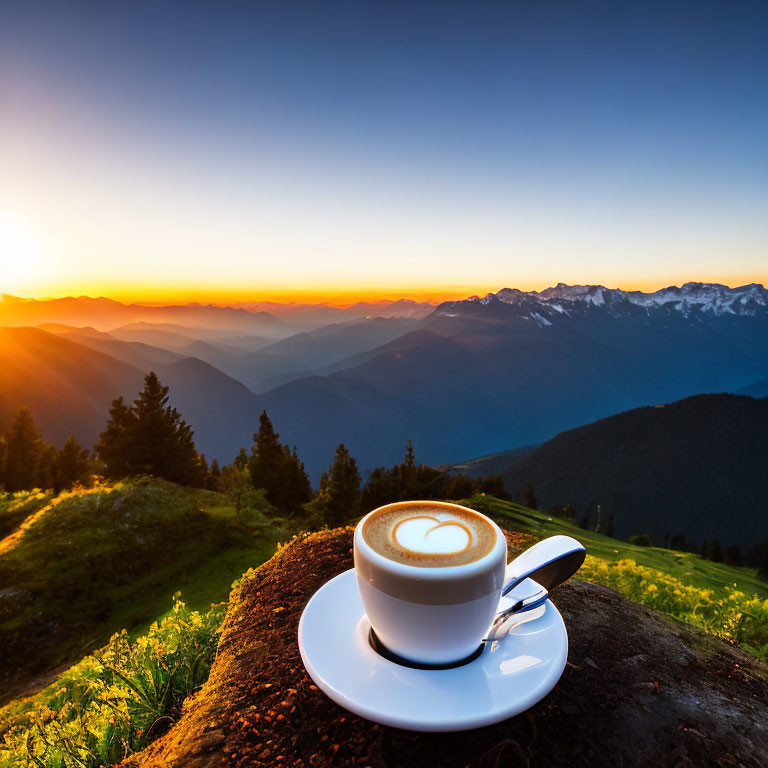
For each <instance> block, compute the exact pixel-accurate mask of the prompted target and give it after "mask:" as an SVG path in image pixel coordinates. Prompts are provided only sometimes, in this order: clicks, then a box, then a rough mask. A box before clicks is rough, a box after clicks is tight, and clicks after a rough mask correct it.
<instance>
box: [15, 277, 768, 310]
mask: <svg viewBox="0 0 768 768" xmlns="http://www.w3.org/2000/svg"><path fill="white" fill-rule="evenodd" d="M558 282H564V283H567V284H569V285H574V284H598V283H599V284H601V285H605V286H606V287H607V288H620V289H622V290H625V291H635V290H639V291H644V292H653V291H656V290H659V289H661V288H666V287H668V286H670V285H682V284H683V283H686V282H702V283H721V284H723V285H727V286H729V287H731V288H735V287H737V286H740V285H746V284H749V283H761V284H763V285H766V284H768V274H766V275H764V276H755V275H738V276H734V275H729V276H725V275H693V276H687V277H680V278H678V279H677V280H675V279H672V280H670V279H658V280H652V281H651V280H627V281H610V280H603V281H600V280H589V279H586V277H585V278H584V279H571V280H567V279H562V280H554V281H552V280H549V281H548V280H514V279H510V280H506V281H501V282H498V283H497V282H494V283H483V284H476V285H455V284H454V285H452V284H445V285H431V286H427V285H402V286H397V285H387V286H369V285H367V286H359V287H355V286H306V287H288V286H280V285H276V286H261V287H255V286H254V287H253V288H245V287H238V288H236V289H233V288H226V287H223V286H222V287H220V288H217V287H213V286H208V287H206V288H203V287H195V286H191V285H190V286H179V287H175V288H171V287H169V286H164V285H155V286H147V285H141V286H139V285H136V286H128V285H122V286H116V285H109V284H106V285H81V286H66V287H61V288H60V289H57V288H54V287H47V286H46V287H45V288H43V289H42V290H40V291H39V292H34V293H32V292H27V293H22V292H19V291H14V290H8V289H6V288H5V286H3V285H2V284H0V293H5V294H9V295H12V296H17V297H19V298H23V299H32V300H36V301H47V300H51V299H61V298H67V297H84V296H85V297H89V298H108V299H112V300H114V301H119V302H121V303H123V304H152V305H170V304H189V303H199V304H214V305H219V306H228V305H230V304H241V303H259V302H274V303H279V304H289V303H297V304H299V303H300V304H326V305H328V306H332V307H338V308H344V307H348V306H350V305H352V304H355V303H357V302H370V303H375V302H388V301H396V300H398V299H409V300H412V301H417V302H428V303H432V304H439V303H440V302H442V301H454V300H459V299H466V298H469V297H470V296H485V295H486V294H488V293H495V292H497V291H499V290H501V289H502V288H518V289H519V290H521V291H534V290H535V291H541V290H544V289H545V288H548V287H551V286H553V285H556V284H557V283H558Z"/></svg>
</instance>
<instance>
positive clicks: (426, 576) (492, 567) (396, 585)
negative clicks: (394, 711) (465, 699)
mask: <svg viewBox="0 0 768 768" xmlns="http://www.w3.org/2000/svg"><path fill="white" fill-rule="evenodd" d="M413 504H418V506H419V508H420V509H424V508H425V507H429V506H431V505H434V506H435V507H436V508H441V509H445V508H446V507H448V508H451V507H453V508H455V509H457V510H463V511H465V512H466V511H469V512H471V513H472V514H476V515H480V513H479V512H477V511H475V510H467V509H466V508H465V507H461V506H459V505H458V504H446V503H444V502H442V501H440V502H431V501H418V502H412V501H408V502H398V503H395V504H387V505H385V506H384V507H380V508H379V509H376V510H373V512H369V513H368V514H367V515H366V516H365V517H364V518H363V519H362V520H361V521H360V522H359V523H358V525H357V528H356V529H355V544H354V552H355V572H356V574H357V584H358V588H359V590H360V597H361V599H362V602H363V608H365V612H366V614H367V615H368V619H369V621H370V623H371V626H372V627H373V630H374V632H375V633H376V636H377V637H378V639H379V640H380V641H381V643H383V644H384V646H385V647H386V648H387V649H388V650H389V651H391V652H392V653H395V654H397V655H398V656H401V657H403V658H404V659H407V660H409V661H412V662H415V663H418V664H451V663H454V662H457V661H460V660H461V659H464V658H467V657H469V656H471V655H472V653H473V652H474V651H476V650H477V649H478V647H479V646H480V642H481V641H482V639H483V637H485V634H486V632H487V631H488V629H489V628H490V626H491V623H492V622H493V619H494V616H495V615H496V612H497V610H498V606H499V600H500V598H501V589H502V587H503V585H504V572H505V569H506V565H507V540H506V539H505V538H504V534H503V533H502V532H501V529H500V528H499V527H498V526H497V525H496V523H494V522H493V521H492V520H490V519H489V518H487V517H485V515H480V517H482V518H483V519H484V520H485V521H486V522H487V523H488V525H490V526H491V528H492V529H493V531H494V533H495V534H496V541H495V542H494V545H493V547H492V549H491V551H490V552H488V553H487V554H486V555H484V556H483V557H481V558H480V559H479V560H475V561H474V562H471V563H466V564H465V565H453V566H447V567H434V568H425V567H420V566H415V565H406V564H403V563H397V562H395V561H393V560H390V559H389V558H386V557H384V556H383V555H380V554H379V553H378V552H376V551H374V550H373V549H372V548H371V547H370V546H369V545H368V543H367V542H366V541H365V539H364V538H363V532H362V531H363V526H364V525H365V521H366V520H367V519H368V518H369V517H370V516H371V515H374V514H376V513H377V512H379V511H380V510H384V509H396V508H397V507H399V506H410V505H413Z"/></svg>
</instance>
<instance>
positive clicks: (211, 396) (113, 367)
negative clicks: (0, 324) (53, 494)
mask: <svg viewBox="0 0 768 768" xmlns="http://www.w3.org/2000/svg"><path fill="white" fill-rule="evenodd" d="M82 341H83V342H85V343H88V344H90V343H91V341H92V339H82ZM114 343H115V344H125V343H124V342H119V341H116V340H115V341H114ZM139 346H140V347H141V345H139ZM126 347H128V348H129V349H132V347H130V346H129V345H127V344H126ZM121 349H123V350H124V348H121ZM139 362H141V361H140V360H137V363H139ZM149 370H154V371H155V372H156V373H157V374H158V376H159V377H160V380H161V382H162V383H163V384H165V385H166V386H169V387H170V388H171V391H170V395H171V399H170V402H171V404H172V405H174V406H176V407H177V408H178V409H179V410H180V411H181V413H182V415H183V416H184V418H185V419H186V421H187V422H188V423H189V424H191V426H192V428H193V429H194V430H195V437H194V439H195V444H196V446H197V449H198V450H199V451H201V452H203V453H205V454H206V455H207V457H208V459H209V460H210V459H213V458H217V459H219V461H220V462H222V461H227V462H229V461H231V460H232V458H233V456H235V455H236V454H237V451H238V450H239V449H240V447H241V446H243V447H247V446H249V445H250V443H251V437H252V435H253V432H254V431H255V430H256V428H257V427H258V413H259V411H258V405H259V403H258V401H257V399H256V396H255V395H254V394H253V393H252V392H250V390H248V389H247V388H246V387H245V386H244V385H243V384H241V383H240V382H239V381H236V380H235V379H233V378H231V377H230V376H227V375H226V374H225V373H223V372H222V371H220V370H218V369H216V368H214V367H213V366H211V365H209V364H207V363H205V362H203V361H202V360H197V359H195V358H182V359H180V360H177V361H176V362H171V363H158V364H152V365H151V366H150V365H148V364H147V365H145V366H142V367H141V368H139V367H133V366H130V365H127V364H126V363H124V362H121V361H119V360H116V359H115V358H114V357H111V356H109V355H106V354H103V353H102V352H97V351H95V350H93V349H90V348H89V347H88V346H85V345H84V344H80V343H75V342H74V341H71V340H70V339H67V338H63V337H62V336H60V335H54V334H50V333H46V332H45V331H43V330H41V329H39V328H0V430H2V431H4V430H6V429H7V428H8V426H9V424H10V421H11V419H12V417H13V414H14V412H15V411H16V409H17V408H19V407H20V406H22V405H27V406H29V407H30V408H31V410H32V414H33V416H34V418H35V421H36V422H37V424H38V426H39V427H40V430H41V432H42V433H43V437H44V438H45V439H46V440H48V441H49V442H51V443H53V444H54V445H57V446H61V445H62V444H63V442H64V441H65V440H66V438H67V436H68V435H69V434H74V435H75V437H76V438H77V439H78V440H79V441H80V443H81V444H82V445H83V446H86V447H91V446H92V445H93V444H94V443H95V442H96V440H97V439H98V436H99V434H100V432H101V431H102V430H103V429H104V425H105V423H106V420H107V416H108V412H109V406H110V404H111V402H112V400H113V399H115V398H116V397H119V396H121V395H122V396H123V397H125V398H126V399H127V400H133V399H134V398H135V397H136V395H137V393H138V391H139V389H140V388H141V386H142V383H143V377H144V375H145V374H146V373H148V372H149Z"/></svg>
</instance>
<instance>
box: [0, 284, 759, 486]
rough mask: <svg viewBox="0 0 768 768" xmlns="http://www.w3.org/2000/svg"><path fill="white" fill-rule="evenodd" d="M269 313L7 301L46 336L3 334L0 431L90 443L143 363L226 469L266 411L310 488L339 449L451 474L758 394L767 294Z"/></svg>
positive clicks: (573, 295) (6, 316)
mask: <svg viewBox="0 0 768 768" xmlns="http://www.w3.org/2000/svg"><path fill="white" fill-rule="evenodd" d="M395 304H396V303H389V304H386V305H381V306H380V307H379V310H378V311H381V312H382V313H390V312H397V311H399V310H398V308H397V307H395ZM376 306H378V305H367V306H366V307H365V311H377V310H376V309H375V307H376ZM262 307H263V305H256V306H253V307H251V309H256V310H257V312H255V313H254V312H251V311H250V309H246V308H243V307H237V308H233V307H218V306H213V305H208V306H201V305H192V306H184V307H145V306H143V305H122V304H119V303H118V302H111V301H110V300H107V299H74V298H72V299H61V300H53V301H50V302H42V301H41V302H32V301H24V300H12V299H6V300H4V301H2V302H0V323H5V324H7V325H13V326H23V325H27V324H35V325H38V324H40V323H45V325H43V326H42V327H41V328H37V329H25V328H19V327H17V328H11V329H6V331H4V333H5V334H6V337H7V338H8V339H11V338H12V337H13V338H14V341H13V343H10V342H9V343H8V344H6V343H3V344H2V345H0V365H1V366H3V373H2V374H0V382H2V397H0V428H3V429H4V428H6V426H7V423H8V420H9V418H10V416H9V414H10V412H11V411H12V410H13V409H14V408H15V407H17V406H18V405H21V404H28V405H30V406H31V407H32V409H33V412H34V413H35V415H36V417H37V418H38V421H39V423H40V424H41V427H42V429H43V432H44V434H45V436H46V437H47V438H48V439H50V440H51V441H53V442H56V441H58V440H60V439H61V436H62V435H65V433H67V434H68V432H70V431H71V432H74V433H75V435H76V436H77V437H78V438H79V439H80V440H82V441H83V442H84V443H86V444H87V443H89V442H91V441H92V439H93V437H94V435H95V434H98V430H99V429H100V428H101V427H102V425H103V423H104V420H105V418H106V411H107V408H108V405H109V400H110V399H111V398H112V397H115V396H117V395H119V394H123V395H127V396H131V397H133V396H135V392H136V391H137V389H138V382H140V378H141V375H142V374H143V373H144V372H146V371H147V370H148V369H149V368H150V367H151V368H153V369H155V370H156V372H157V373H158V375H159V376H160V378H161V381H163V382H164V383H167V384H169V385H170V386H171V392H172V397H173V398H174V404H176V405H177V406H178V407H179V408H180V410H181V411H182V413H183V414H184V416H185V418H186V419H187V420H188V421H189V422H190V423H191V424H192V426H193V427H194V428H195V429H196V433H197V434H196V439H197V441H198V447H199V448H200V450H202V451H204V452H205V453H206V454H207V455H208V457H209V459H210V458H212V457H216V458H218V459H219V460H220V461H224V462H229V461H231V459H232V457H233V456H234V455H235V453H236V452H237V450H238V449H239V448H240V446H247V445H248V444H249V443H250V437H251V435H252V433H253V431H254V429H255V427H256V425H257V423H258V413H259V412H260V411H261V409H264V408H265V409H266V410H267V412H268V413H269V415H270V417H271V418H272V420H273V422H274V424H275V427H276V429H277V430H278V431H279V432H280V434H281V440H284V441H285V442H287V443H289V444H291V445H293V444H295V445H296V446H297V447H298V449H299V453H300V455H301V456H302V458H303V459H304V461H305V463H306V465H307V468H308V469H309V471H310V474H311V476H312V478H313V480H314V481H315V482H316V481H317V479H318V477H319V474H320V473H321V472H322V471H323V470H324V469H325V468H326V467H327V466H328V464H329V463H330V461H331V458H332V456H333V452H334V449H335V448H336V446H337V445H338V443H339V442H344V443H345V444H346V445H347V447H348V448H349V449H350V450H351V452H352V455H353V456H355V457H356V458H357V460H358V463H359V465H360V467H361V468H362V469H363V470H365V469H370V468H373V467H375V466H378V465H382V464H392V463H394V462H396V461H399V460H400V459H401V458H402V452H403V449H404V444H405V442H406V441H407V440H408V439H409V438H410V439H412V440H413V443H414V446H415V448H416V451H417V458H418V459H419V460H421V461H423V462H425V463H430V464H449V463H455V462H457V461H459V460H461V459H466V458H467V457H472V456H479V455H484V454H491V453H496V452H499V451H504V450H507V449H510V448H514V447H516V446H523V445H532V444H539V443H543V442H544V441H546V440H548V439H550V438H551V437H552V436H553V435H556V434H558V433H560V432H562V431H564V430H568V429H573V428H576V427H579V426H581V425H584V424H587V423H590V422H593V421H596V420H598V419H601V418H604V417H607V416H611V415H613V414H616V413H619V412H622V411H626V410H628V409H632V408H636V407H639V406H645V405H656V404H662V403H669V402H672V401H676V400H679V399H681V398H685V397H687V396H690V395H694V394H699V393H706V392H738V391H741V390H744V389H745V388H749V387H757V391H761V390H759V387H760V386H764V384H763V385H760V382H764V381H765V380H766V379H768V343H766V341H767V340H768V291H766V289H765V288H763V287H762V286H759V285H754V284H753V285H747V286H742V287H739V288H728V287H727V286H723V285H718V284H702V283H687V284H685V285H683V286H682V287H670V288H666V289H663V290H661V291H656V292H654V293H642V292H639V291H622V290H619V289H609V288H605V287H604V286H599V285H592V286H567V285H564V284H562V283H561V284H558V285H557V286H555V287H553V288H548V289H546V290H544V291H540V292H537V291H529V292H524V291H519V290H517V289H510V288H505V289H502V290H501V291H499V292H498V293H492V294H488V295H486V296H485V297H483V298H479V297H476V296H475V297H471V298H469V299H466V300H464V301H451V302H444V303H442V304H440V305H438V306H437V307H434V308H431V310H427V311H428V312H429V313H428V314H426V315H422V313H423V311H424V309H425V308H424V307H423V306H419V307H416V308H415V307H414V306H411V304H406V305H405V306H404V307H403V305H401V309H402V311H403V312H404V313H405V314H406V316H395V317H392V316H380V317H372V316H366V317H356V318H353V319H349V318H345V319H342V320H341V321H340V322H333V323H330V324H327V325H324V326H322V327H320V328H306V327H304V328H300V329H299V330H298V331H297V330H296V328H297V325H300V322H308V321H306V320H303V321H300V320H299V319H298V318H297V317H296V316H292V315H291V308H290V307H289V308H288V309H286V310H285V311H283V309H280V310H275V312H274V313H272V312H270V313H265V312H264V310H263V308H262ZM296 307H299V308H300V309H299V310H297V311H299V313H301V312H308V311H309V310H307V309H306V305H295V306H294V307H293V308H294V309H296ZM372 307H373V309H372ZM392 307H395V309H392ZM273 309H274V307H273ZM318 311H319V312H320V314H323V313H324V312H325V310H324V309H321V310H318ZM354 311H361V310H360V309H358V310H354ZM278 314H279V315H280V316H279V317H278V316H277V315H278ZM337 319H338V317H337ZM313 322H314V321H313ZM51 324H54V325H51ZM62 324H64V325H68V326H70V327H69V328H63V327H62ZM73 326H76V327H73ZM88 326H91V327H90V328H89V327H88ZM14 334H17V335H16V336H14ZM18 334H22V335H23V334H31V335H30V336H29V337H24V338H23V339H22V338H21V336H18ZM270 334H277V337H275V336H272V337H271V338H270ZM33 341H34V343H32V342H33ZM75 349H76V351H75ZM32 359H34V360H36V361H37V362H34V363H33V362H32ZM69 359H77V360H82V361H83V366H82V369H83V370H86V369H87V370H89V371H90V370H93V371H94V373H93V375H85V374H82V373H81V371H79V370H77V368H78V366H76V365H71V364H69V363H68V362H67V361H68V360H69ZM22 361H25V362H24V364H22ZM25 366H26V367H25ZM41 372H43V373H42V375H41ZM62 393H66V396H65V397H63V396H62ZM70 403H72V404H74V405H73V407H71V408H70ZM75 406H76V407H75ZM72 413H77V414H78V417H77V418H75V417H71V414H72ZM96 414H98V416H97V415H96Z"/></svg>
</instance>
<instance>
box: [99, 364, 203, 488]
mask: <svg viewBox="0 0 768 768" xmlns="http://www.w3.org/2000/svg"><path fill="white" fill-rule="evenodd" d="M109 416H110V418H109V420H108V421H107V426H106V429H105V431H104V432H102V433H101V438H100V440H99V442H98V444H97V445H96V450H97V451H98V453H99V456H100V457H101V459H102V461H103V462H104V464H105V466H106V472H107V476H108V477H111V478H120V477H125V476H126V475H135V474H150V475H155V476H157V477H162V478H165V479H166V480H171V481H173V482H177V483H183V484H186V485H204V484H205V476H204V473H203V465H202V463H201V462H200V459H199V456H198V453H197V451H196V450H195V443H194V440H193V435H194V433H193V432H192V428H191V427H190V426H189V425H188V424H187V423H186V422H185V421H184V419H183V418H182V417H181V414H180V413H179V412H178V411H177V410H176V409H175V408H172V407H171V406H170V405H168V387H164V386H163V385H162V384H161V383H160V381H159V379H158V378H157V375H156V374H155V373H154V371H151V372H150V373H148V374H147V375H146V376H145V378H144V389H142V391H141V392H140V393H139V397H138V398H137V399H136V400H134V402H133V405H132V406H126V405H125V403H124V402H123V399H122V398H118V399H117V400H114V401H113V402H112V407H111V409H110V412H109Z"/></svg>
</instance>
